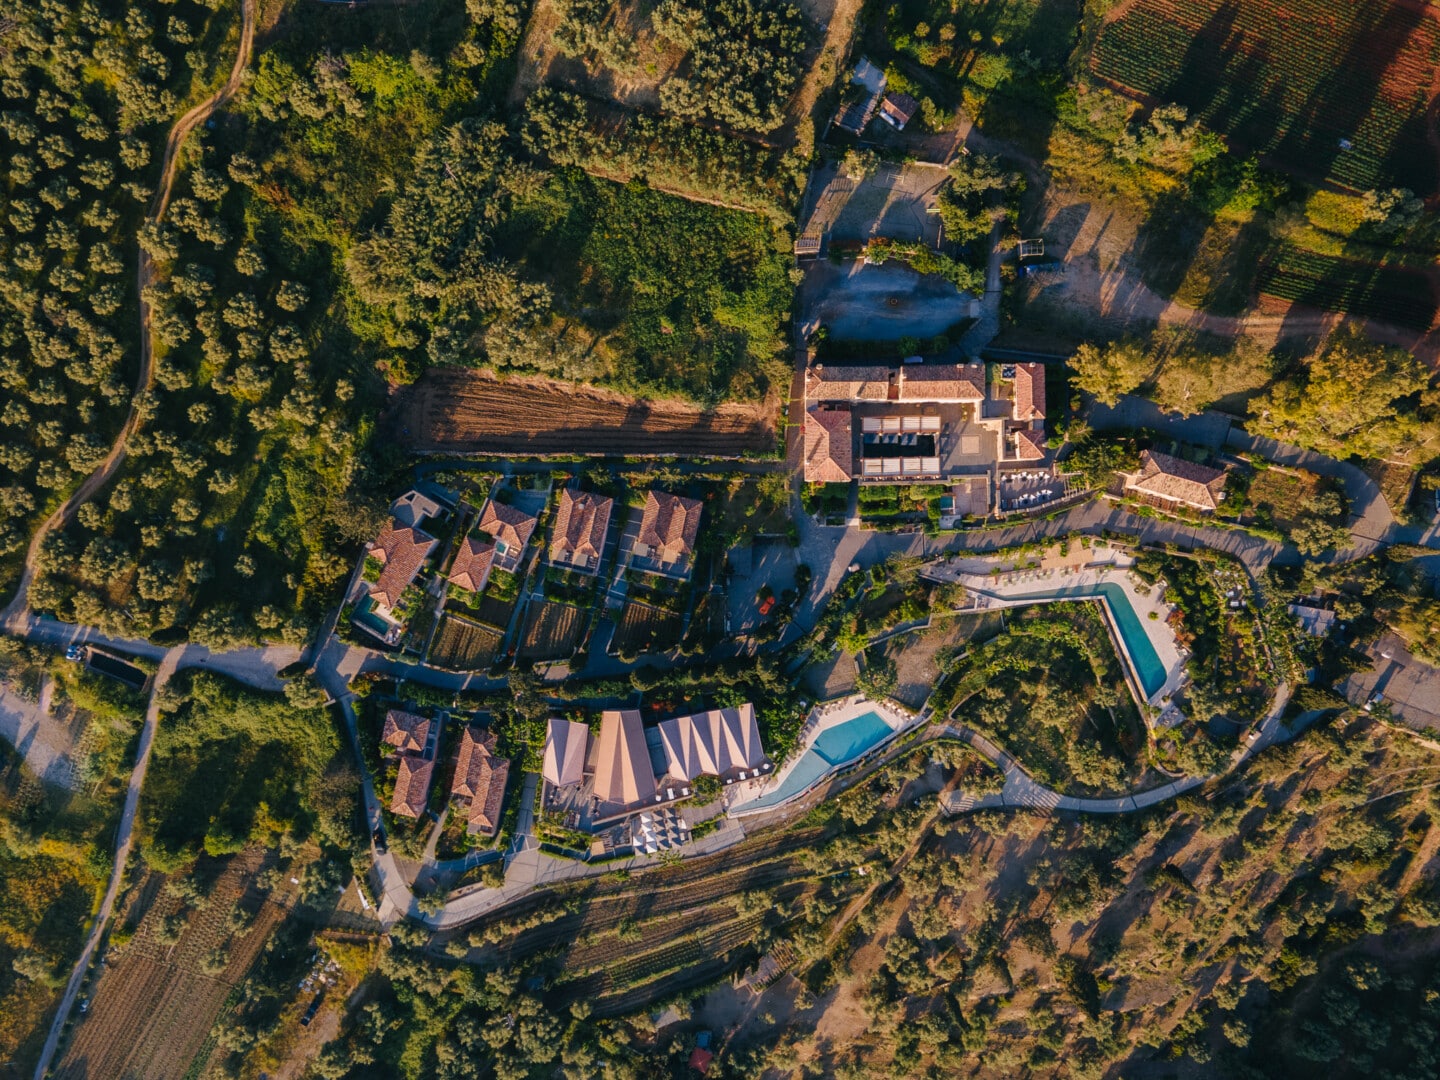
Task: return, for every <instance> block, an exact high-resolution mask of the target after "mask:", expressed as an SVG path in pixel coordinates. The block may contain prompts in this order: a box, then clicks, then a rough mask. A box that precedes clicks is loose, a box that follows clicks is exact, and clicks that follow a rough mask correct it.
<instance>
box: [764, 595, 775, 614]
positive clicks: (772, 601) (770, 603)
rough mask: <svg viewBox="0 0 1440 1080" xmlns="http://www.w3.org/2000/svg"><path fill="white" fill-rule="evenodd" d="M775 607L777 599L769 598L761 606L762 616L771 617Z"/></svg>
mask: <svg viewBox="0 0 1440 1080" xmlns="http://www.w3.org/2000/svg"><path fill="white" fill-rule="evenodd" d="M774 606H775V597H773V596H767V597H766V598H765V599H764V601H762V602H761V604H760V614H761V615H769V614H770V609H771V608H773V607H774Z"/></svg>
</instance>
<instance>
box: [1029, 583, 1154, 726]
mask: <svg viewBox="0 0 1440 1080" xmlns="http://www.w3.org/2000/svg"><path fill="white" fill-rule="evenodd" d="M1101 596H1103V597H1104V598H1105V599H1106V600H1108V601H1109V603H1110V613H1111V614H1112V615H1113V616H1114V618H1115V627H1116V629H1118V630H1119V631H1120V639H1121V640H1122V641H1123V642H1124V643H1125V651H1126V652H1128V653H1129V654H1130V665H1131V667H1132V668H1134V670H1135V675H1136V677H1137V678H1138V679H1139V680H1140V687H1141V689H1143V690H1144V691H1145V696H1146V697H1147V698H1149V697H1153V696H1154V694H1155V691H1157V690H1159V689H1160V688H1161V687H1162V686H1164V685H1165V679H1166V676H1167V674H1168V673H1167V672H1166V670H1165V665H1164V664H1162V663H1161V662H1160V656H1159V654H1157V653H1156V652H1155V646H1154V645H1153V644H1152V643H1151V641H1150V635H1149V634H1147V633H1146V632H1145V627H1144V626H1142V625H1141V623H1140V616H1139V615H1136V614H1135V608H1134V607H1133V606H1132V605H1131V603H1130V597H1129V595H1128V594H1127V593H1126V592H1125V590H1124V589H1122V588H1121V587H1120V586H1119V585H1117V584H1115V582H1113V581H1102V582H1100V583H1098V584H1095V585H1072V586H1071V587H1070V588H1068V589H1051V590H1050V591H1049V592H1038V593H1024V594H1023V595H1019V596H1007V597H1006V599H1007V600H1058V599H1063V598H1072V599H1085V598H1098V597H1101Z"/></svg>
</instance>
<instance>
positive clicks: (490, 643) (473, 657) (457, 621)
mask: <svg viewBox="0 0 1440 1080" xmlns="http://www.w3.org/2000/svg"><path fill="white" fill-rule="evenodd" d="M503 640H504V634H502V633H501V632H500V631H498V630H496V629H495V628H494V627H490V626H486V625H484V624H483V623H478V622H473V621H471V620H470V619H466V618H463V617H461V616H458V615H452V614H449V613H447V614H445V615H443V616H441V618H440V626H439V628H438V629H437V630H436V631H435V638H434V640H433V641H431V643H430V653H429V655H428V656H427V657H426V663H428V664H433V665H435V666H436V667H443V668H449V669H450V670H452V671H483V670H485V669H486V668H488V667H490V665H491V664H493V663H494V662H495V659H496V657H497V656H498V655H499V650H500V645H501V642H502V641H503Z"/></svg>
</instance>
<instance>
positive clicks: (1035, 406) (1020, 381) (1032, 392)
mask: <svg viewBox="0 0 1440 1080" xmlns="http://www.w3.org/2000/svg"><path fill="white" fill-rule="evenodd" d="M1014 407H1015V414H1014V415H1015V419H1016V420H1044V419H1045V365H1044V364H1016V365H1015V402H1014Z"/></svg>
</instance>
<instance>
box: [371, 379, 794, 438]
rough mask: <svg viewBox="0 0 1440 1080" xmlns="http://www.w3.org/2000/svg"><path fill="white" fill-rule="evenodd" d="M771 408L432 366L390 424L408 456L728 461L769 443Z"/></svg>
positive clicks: (404, 394)
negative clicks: (709, 406)
mask: <svg viewBox="0 0 1440 1080" xmlns="http://www.w3.org/2000/svg"><path fill="white" fill-rule="evenodd" d="M774 414H775V409H774V408H773V407H771V406H768V405H732V404H727V405H722V406H720V407H719V408H718V409H713V410H709V411H706V410H702V409H700V408H698V407H696V406H694V405H688V404H686V403H684V402H680V401H640V400H638V399H636V398H628V397H624V396H623V395H620V394H611V393H608V392H606V391H604V390H598V389H595V388H593V387H587V386H574V385H571V384H569V383H561V382H553V381H551V380H548V379H528V378H527V379H505V380H501V379H495V378H491V377H490V376H488V375H483V374H481V373H480V372H476V371H457V370H454V369H450V370H431V371H427V372H426V373H425V375H424V376H423V377H422V378H421V379H420V381H419V382H417V383H416V384H415V385H414V386H413V387H410V388H408V389H407V390H404V391H402V392H401V395H400V397H399V398H398V400H397V401H396V404H395V408H394V411H393V413H392V416H391V422H392V423H393V425H394V430H395V434H396V436H397V437H398V438H399V440H400V441H401V442H402V443H404V444H405V445H407V446H409V447H410V448H411V449H412V450H417V451H436V450H453V451H461V452H465V453H498V454H616V455H635V454H660V455H668V456H680V457H728V456H738V455H740V454H743V453H745V452H746V451H753V450H761V451H763V450H770V449H772V448H774V446H775V415H774Z"/></svg>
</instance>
